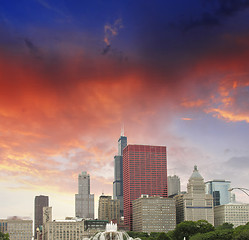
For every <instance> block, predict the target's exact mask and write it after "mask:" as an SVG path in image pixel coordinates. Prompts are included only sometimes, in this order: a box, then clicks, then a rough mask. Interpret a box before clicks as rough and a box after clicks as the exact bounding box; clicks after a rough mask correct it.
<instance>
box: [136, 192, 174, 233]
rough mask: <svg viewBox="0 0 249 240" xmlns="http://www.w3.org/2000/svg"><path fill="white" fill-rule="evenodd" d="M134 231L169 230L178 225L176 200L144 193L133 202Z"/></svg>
mask: <svg viewBox="0 0 249 240" xmlns="http://www.w3.org/2000/svg"><path fill="white" fill-rule="evenodd" d="M132 215H133V231H135V232H147V233H151V232H168V231H171V230H174V229H175V227H176V210H175V200H174V199H173V198H162V197H159V196H154V197H149V196H148V195H142V196H141V197H140V198H137V199H135V200H134V201H133V202H132Z"/></svg>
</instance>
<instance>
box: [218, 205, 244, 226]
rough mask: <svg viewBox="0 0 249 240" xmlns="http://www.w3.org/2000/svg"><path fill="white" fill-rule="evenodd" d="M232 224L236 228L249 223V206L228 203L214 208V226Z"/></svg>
mask: <svg viewBox="0 0 249 240" xmlns="http://www.w3.org/2000/svg"><path fill="white" fill-rule="evenodd" d="M225 222H227V223H232V224H233V225H234V227H238V226H240V225H245V224H246V223H248V222H249V204H243V203H228V204H224V205H219V206H216V207H215V208H214V226H215V227H216V226H219V225H222V224H223V223H225Z"/></svg>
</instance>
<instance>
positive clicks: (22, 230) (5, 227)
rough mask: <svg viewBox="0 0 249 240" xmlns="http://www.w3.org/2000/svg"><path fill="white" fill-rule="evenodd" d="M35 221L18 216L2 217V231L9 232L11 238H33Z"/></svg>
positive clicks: (0, 225)
mask: <svg viewBox="0 0 249 240" xmlns="http://www.w3.org/2000/svg"><path fill="white" fill-rule="evenodd" d="M32 227H33V221H32V220H25V219H21V218H18V217H13V218H11V219H0V232H3V233H8V234H9V238H10V240H20V239H22V240H31V239H32V236H33V231H32Z"/></svg>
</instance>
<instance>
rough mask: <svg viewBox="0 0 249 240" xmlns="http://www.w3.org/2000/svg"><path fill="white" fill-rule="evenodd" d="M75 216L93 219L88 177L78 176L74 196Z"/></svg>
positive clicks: (92, 202)
mask: <svg viewBox="0 0 249 240" xmlns="http://www.w3.org/2000/svg"><path fill="white" fill-rule="evenodd" d="M75 216H76V217H79V218H92V219H94V194H90V175H89V174H87V172H82V173H81V174H79V176H78V194H75Z"/></svg>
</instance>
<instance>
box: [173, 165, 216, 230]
mask: <svg viewBox="0 0 249 240" xmlns="http://www.w3.org/2000/svg"><path fill="white" fill-rule="evenodd" d="M175 200H176V223H177V224H178V223H180V222H183V221H186V220H187V221H197V220H207V221H208V222H209V223H211V224H213V225H214V209H213V197H212V195H211V194H206V193H205V183H204V179H203V177H202V176H201V175H200V173H199V172H198V169H197V166H194V170H193V173H192V175H191V176H190V178H189V180H188V185H187V193H186V194H180V195H177V196H176V197H175Z"/></svg>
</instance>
